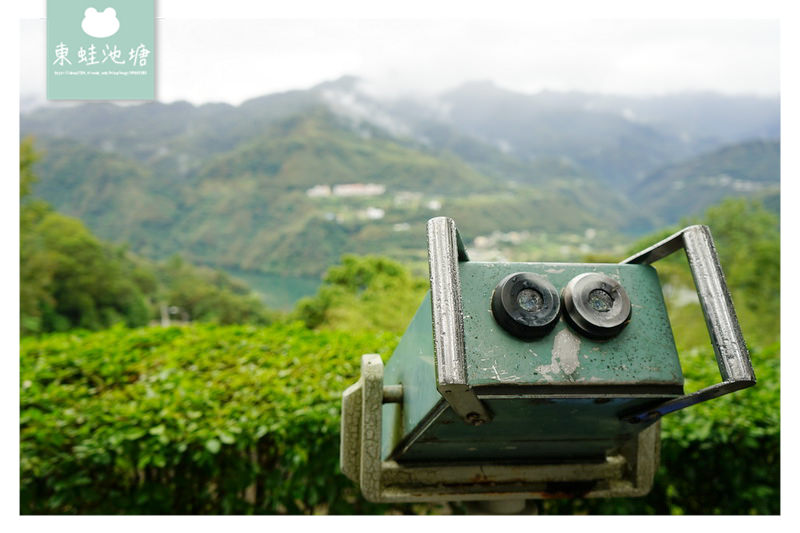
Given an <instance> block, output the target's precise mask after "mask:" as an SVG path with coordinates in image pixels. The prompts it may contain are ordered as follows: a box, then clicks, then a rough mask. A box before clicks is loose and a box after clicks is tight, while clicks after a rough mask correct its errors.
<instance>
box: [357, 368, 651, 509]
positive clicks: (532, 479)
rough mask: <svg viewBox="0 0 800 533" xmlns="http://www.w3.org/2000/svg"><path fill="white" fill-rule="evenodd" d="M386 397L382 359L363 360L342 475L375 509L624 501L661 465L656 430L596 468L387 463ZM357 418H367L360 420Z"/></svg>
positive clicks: (638, 492) (580, 465)
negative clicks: (383, 438) (382, 505)
mask: <svg viewBox="0 0 800 533" xmlns="http://www.w3.org/2000/svg"><path fill="white" fill-rule="evenodd" d="M384 390H385V388H384V383H383V364H382V362H381V359H380V357H379V356H377V355H374V354H372V355H365V356H363V357H362V376H361V379H360V380H359V382H358V383H357V384H356V385H354V386H352V387H350V388H348V389H347V391H346V392H345V394H344V395H343V417H342V452H341V457H342V471H343V472H344V473H345V474H346V475H347V476H348V477H350V478H351V479H353V480H355V481H358V482H359V484H360V485H361V489H362V492H363V494H364V496H365V497H366V498H367V499H368V500H370V501H382V502H392V501H396V502H414V501H474V500H494V501H497V500H513V499H537V498H554V497H569V496H581V497H587V498H594V497H626V496H638V495H642V494H645V493H647V492H648V491H649V490H650V486H651V484H652V477H653V474H654V472H655V469H656V467H657V465H658V442H659V431H660V429H659V426H658V424H655V425H652V426H650V427H649V428H647V429H645V430H644V431H641V432H640V433H639V434H638V435H637V436H636V437H635V438H633V439H630V440H629V441H628V442H627V443H626V444H624V445H623V446H622V447H621V448H620V449H619V451H618V452H616V453H614V454H611V455H609V456H607V457H604V458H603V459H602V460H599V461H594V462H586V463H580V462H579V463H572V464H544V465H531V464H482V465H459V464H439V465H428V466H413V467H409V466H404V465H401V464H398V463H397V462H394V461H381V460H380V449H381V442H380V437H379V436H380V434H381V432H380V426H381V402H382V395H383V391H384ZM356 407H359V408H360V409H356ZM359 411H360V413H361V416H360V417H359V416H355V415H354V413H355V412H359ZM461 426H462V427H463V428H464V429H467V430H469V429H472V430H474V429H478V428H474V427H470V426H466V425H463V424H461ZM486 427H492V425H489V426H486ZM355 465H358V467H357V468H356V467H355Z"/></svg>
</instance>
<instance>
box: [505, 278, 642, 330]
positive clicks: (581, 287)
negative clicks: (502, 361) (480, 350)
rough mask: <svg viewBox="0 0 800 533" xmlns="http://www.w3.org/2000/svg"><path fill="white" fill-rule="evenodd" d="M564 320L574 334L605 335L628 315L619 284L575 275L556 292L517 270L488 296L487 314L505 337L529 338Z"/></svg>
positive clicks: (542, 280) (628, 303)
mask: <svg viewBox="0 0 800 533" xmlns="http://www.w3.org/2000/svg"><path fill="white" fill-rule="evenodd" d="M562 306H563V308H564V319H565V320H566V322H567V323H568V324H569V325H570V326H571V327H572V328H573V329H575V330H576V331H578V332H579V333H581V334H583V335H585V336H587V337H589V338H591V339H596V340H602V339H610V338H611V337H614V336H616V335H617V334H619V332H620V331H622V330H623V329H624V328H625V326H626V325H627V324H628V322H629V321H630V318H631V301H630V299H629V298H628V294H627V293H626V292H625V289H624V288H623V287H622V285H621V284H620V283H619V282H618V281H617V280H615V279H613V278H611V277H610V276H607V275H605V274H600V273H598V272H586V273H584V274H580V275H578V276H575V277H574V278H573V279H572V280H570V282H569V283H568V284H567V286H566V287H564V290H563V291H562V292H561V297H560V298H559V294H558V291H557V290H556V288H555V287H554V286H553V284H552V283H550V282H549V281H548V280H547V279H546V278H545V277H543V276H540V275H538V274H533V273H531V272H517V273H515V274H511V275H509V276H506V277H505V278H503V279H502V280H501V281H500V283H498V284H497V286H496V287H495V289H494V293H493V294H492V315H493V316H494V318H495V321H496V322H497V323H498V324H500V326H501V327H502V328H503V329H504V330H506V331H507V332H508V333H510V334H511V335H513V336H515V337H517V338H519V339H524V340H533V339H538V338H540V337H543V336H545V335H547V334H548V333H550V331H552V329H553V328H554V327H555V325H556V323H558V319H559V316H560V315H561V308H562Z"/></svg>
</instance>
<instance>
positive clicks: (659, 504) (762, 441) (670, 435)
mask: <svg viewBox="0 0 800 533" xmlns="http://www.w3.org/2000/svg"><path fill="white" fill-rule="evenodd" d="M681 357H682V359H681V364H682V366H683V371H684V374H685V377H686V385H685V388H686V391H687V392H689V391H695V390H698V389H700V388H701V387H703V386H706V385H709V384H711V383H714V382H716V381H719V379H720V378H719V372H718V370H717V365H716V361H715V360H714V354H713V352H712V351H711V348H710V347H709V348H708V349H707V350H693V351H691V352H689V353H687V354H681ZM751 357H752V360H753V367H754V370H755V373H756V378H757V380H758V383H757V384H756V386H755V387H752V388H750V389H746V390H743V391H738V392H736V393H733V394H731V395H728V396H723V397H721V398H717V399H714V400H711V401H709V402H706V403H702V404H699V405H694V406H692V407H689V408H687V409H684V410H682V411H678V412H676V413H672V414H669V415H667V416H666V417H664V418H663V419H662V425H661V428H662V429H661V438H662V441H661V468H660V469H659V471H658V473H657V474H656V479H655V485H654V487H653V490H652V491H651V492H650V494H648V495H647V496H645V497H643V498H631V499H608V500H580V499H578V500H557V501H549V502H545V503H544V504H543V512H545V513H593V514H594V513H597V514H654V513H655V514H779V513H780V345H777V344H776V345H773V346H769V347H767V348H765V349H756V348H751Z"/></svg>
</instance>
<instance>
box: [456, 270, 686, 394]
mask: <svg viewBox="0 0 800 533" xmlns="http://www.w3.org/2000/svg"><path fill="white" fill-rule="evenodd" d="M459 270H460V274H461V276H460V277H461V293H462V300H463V309H464V339H465V355H466V361H467V365H466V366H467V369H466V370H467V376H468V380H469V385H470V386H472V387H474V388H475V389H476V390H477V391H478V394H479V395H483V394H485V393H486V391H484V387H489V386H498V385H502V386H505V387H506V388H509V387H510V388H513V387H525V386H530V385H536V386H540V385H547V386H561V387H564V388H566V387H577V386H581V385H615V386H616V385H640V386H642V385H648V386H654V387H657V386H667V387H671V388H672V389H673V392H674V389H675V388H676V387H681V386H682V385H683V375H682V373H681V368H680V362H679V360H678V353H677V350H676V348H675V341H674V338H673V335H672V329H671V327H670V323H669V319H668V317H667V310H666V306H665V304H664V298H663V295H662V292H661V285H660V283H659V281H658V276H657V274H656V272H655V270H654V269H653V268H652V267H649V266H644V265H615V264H569V263H480V262H465V263H461V264H460V265H459ZM513 272H533V273H535V274H538V275H541V276H543V277H545V278H547V280H548V281H550V282H551V283H552V284H553V285H555V287H556V288H557V289H558V290H562V289H563V288H564V287H565V286H566V285H567V284H568V283H569V281H570V280H571V279H572V278H574V277H575V276H577V275H579V274H583V273H585V272H599V273H602V274H605V275H607V276H610V277H611V278H613V279H615V280H617V281H618V282H619V283H621V284H622V286H623V287H624V288H625V290H626V292H627V293H628V295H629V298H630V302H631V306H632V307H633V313H632V318H631V321H630V323H629V324H628V325H627V327H625V329H623V330H622V331H621V332H620V333H619V334H618V335H617V336H616V337H614V338H612V339H609V340H605V341H601V340H592V339H589V338H587V337H586V336H583V335H580V334H579V333H577V332H575V331H574V330H573V329H571V328H570V327H569V326H568V324H567V323H566V321H565V320H564V318H563V317H562V318H561V320H560V321H559V323H558V324H557V325H556V326H555V328H554V329H553V331H552V332H551V333H549V334H548V335H546V336H544V337H542V338H541V339H538V340H535V341H531V342H523V341H520V340H519V339H517V338H515V337H513V336H512V335H510V334H508V333H507V332H506V331H505V330H504V329H503V328H502V327H500V326H499V324H497V323H496V321H495V320H494V317H493V316H492V313H491V310H490V303H491V298H492V290H493V288H494V287H495V285H497V282H498V281H499V280H501V279H503V278H504V277H505V276H507V275H508V274H510V273H513ZM557 340H558V342H556V341H557ZM576 345H577V354H576ZM576 355H577V360H576V357H575V356H576Z"/></svg>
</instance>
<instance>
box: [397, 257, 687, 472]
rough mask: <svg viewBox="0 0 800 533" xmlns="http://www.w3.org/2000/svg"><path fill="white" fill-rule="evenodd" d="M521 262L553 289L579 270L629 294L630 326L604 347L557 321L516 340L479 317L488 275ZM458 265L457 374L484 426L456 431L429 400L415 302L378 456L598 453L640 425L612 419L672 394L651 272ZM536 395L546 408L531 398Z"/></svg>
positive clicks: (430, 383) (421, 313)
mask: <svg viewBox="0 0 800 533" xmlns="http://www.w3.org/2000/svg"><path fill="white" fill-rule="evenodd" d="M520 267H521V268H523V269H531V270H534V271H537V273H540V274H542V275H546V276H548V278H549V279H550V280H551V282H553V283H554V285H556V287H563V286H564V285H566V283H567V282H569V280H570V279H572V277H574V275H577V273H580V272H585V271H587V270H589V269H593V270H597V271H601V272H604V273H606V274H607V275H613V276H616V279H618V280H619V281H620V282H621V283H623V284H624V285H625V286H626V288H627V290H628V292H629V293H631V298H632V300H631V302H632V305H634V306H635V309H634V312H635V315H636V320H637V321H636V322H634V321H633V320H632V321H631V324H629V325H628V326H627V327H626V328H625V330H624V331H623V332H622V333H620V334H619V335H618V336H617V337H615V338H614V339H611V340H608V341H594V340H591V339H588V338H585V337H582V336H580V335H579V334H577V333H576V332H574V331H573V330H572V329H571V328H570V327H569V326H568V325H567V324H566V323H565V322H564V321H563V320H562V321H560V322H559V324H558V325H557V326H556V327H555V329H554V330H553V332H551V333H550V334H548V335H547V336H545V337H543V338H541V339H538V340H536V341H521V340H520V339H517V338H516V337H513V336H512V335H510V334H508V333H507V332H506V331H505V330H503V329H502V328H501V327H500V326H499V325H498V324H497V323H496V322H495V321H494V319H493V317H492V316H491V313H490V312H489V311H488V309H489V306H490V300H491V289H492V288H494V287H495V286H496V284H497V280H499V279H502V278H503V277H505V276H506V275H507V274H508V273H509V271H510V270H514V269H519V268H520ZM459 269H460V270H461V272H462V274H463V278H464V280H465V281H464V284H463V285H462V293H463V294H464V296H463V300H464V306H465V307H464V322H465V325H466V330H465V331H469V332H470V334H468V335H466V338H465V343H466V354H465V357H466V360H467V363H468V364H467V367H466V369H467V379H468V382H469V384H470V385H471V386H473V388H474V391H475V392H476V393H477V395H478V398H480V399H482V400H483V403H484V404H485V405H486V406H488V409H489V410H490V411H491V412H492V413H493V416H494V417H495V419H494V420H493V421H492V423H491V424H488V425H484V426H481V427H471V426H467V425H465V424H463V423H461V422H460V421H459V420H458V417H456V416H455V415H454V413H453V412H452V411H449V410H448V408H447V407H448V405H449V404H447V403H446V402H445V401H444V400H443V399H442V396H441V395H440V394H438V392H437V389H436V382H435V379H434V377H433V376H434V371H433V368H434V358H433V338H432V333H431V323H432V317H431V306H430V304H429V303H428V300H427V297H426V299H425V300H424V301H423V303H422V304H421V305H420V308H419V309H418V311H417V314H416V315H415V317H414V319H413V320H412V321H411V323H410V324H409V327H408V329H407V330H406V332H405V334H404V335H403V338H402V340H401V341H400V344H399V345H398V347H397V349H396V350H395V352H394V354H393V355H392V357H391V359H390V361H389V363H388V365H387V367H386V378H385V380H386V384H387V385H399V384H402V385H403V387H404V397H405V399H406V400H405V401H404V403H403V404H402V406H401V405H399V404H391V405H384V406H383V416H384V423H383V449H382V457H383V458H384V459H389V458H393V459H397V460H400V461H406V462H408V461H425V460H441V459H444V458H450V459H453V460H490V459H498V460H521V459H523V458H527V459H528V460H531V458H533V459H536V458H539V459H545V458H548V457H549V458H554V457H556V456H558V455H560V456H561V458H570V457H571V458H580V457H587V456H599V455H602V453H603V452H605V451H606V450H608V449H611V448H613V447H614V446H616V445H618V444H619V443H620V442H621V441H622V440H623V439H625V438H631V436H632V435H633V434H634V433H635V432H636V431H638V430H640V429H641V428H640V427H635V428H634V427H631V425H630V424H628V423H623V422H621V421H620V418H619V414H620V413H628V412H632V411H635V410H637V409H645V408H648V407H650V406H651V405H654V404H658V403H663V402H664V401H666V400H669V399H671V398H675V397H677V396H679V395H681V394H683V388H682V383H683V377H682V374H681V370H680V363H679V361H678V357H677V352H676V350H675V346H674V341H673V338H672V331H671V329H670V326H669V321H668V320H667V317H666V309H665V307H664V301H663V297H662V295H661V290H660V285H659V284H658V278H657V276H656V275H655V272H654V271H653V269H652V268H651V267H647V266H642V265H627V266H620V265H574V264H552V263H524V264H514V265H495V264H487V263H469V262H467V263H461V264H460V266H459ZM515 271H518V270H515ZM481 313H483V314H481ZM631 343H636V344H635V345H631ZM488 358H491V360H488ZM545 399H548V400H552V401H549V402H546V403H545V402H541V401H540V400H545ZM598 400H599V401H601V402H605V403H597V401H598ZM536 401H540V402H539V403H538V404H537V403H536ZM557 427H562V428H564V429H563V430H562V431H560V432H559V433H557V434H558V435H561V436H560V437H558V438H556V437H554V436H553V435H556V433H554V431H555V428H557ZM465 431H466V432H467V433H466V434H465V433H464V432H465Z"/></svg>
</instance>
